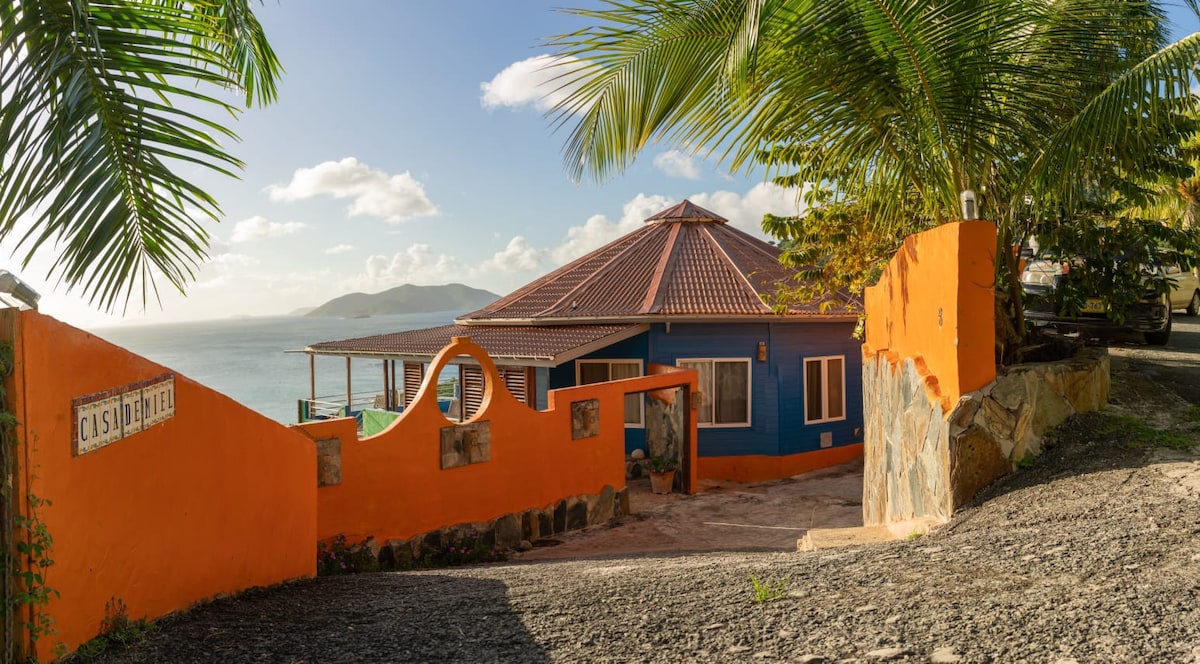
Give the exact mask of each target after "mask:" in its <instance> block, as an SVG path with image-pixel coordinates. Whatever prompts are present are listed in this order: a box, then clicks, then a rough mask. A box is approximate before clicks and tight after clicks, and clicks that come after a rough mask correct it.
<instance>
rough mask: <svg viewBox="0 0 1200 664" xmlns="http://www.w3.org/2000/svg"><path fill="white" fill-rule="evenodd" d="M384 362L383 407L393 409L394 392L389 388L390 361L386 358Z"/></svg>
mask: <svg viewBox="0 0 1200 664" xmlns="http://www.w3.org/2000/svg"><path fill="white" fill-rule="evenodd" d="M381 364H383V409H384V410H391V409H392V392H391V390H389V389H388V365H387V364H388V363H387V360H384V361H383V362H382V363H381Z"/></svg>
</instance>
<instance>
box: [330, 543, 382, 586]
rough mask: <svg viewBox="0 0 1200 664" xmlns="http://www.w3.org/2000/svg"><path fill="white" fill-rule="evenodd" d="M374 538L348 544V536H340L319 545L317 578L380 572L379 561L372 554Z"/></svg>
mask: <svg viewBox="0 0 1200 664" xmlns="http://www.w3.org/2000/svg"><path fill="white" fill-rule="evenodd" d="M372 539H373V538H372V537H369V536H368V537H367V538H366V539H365V540H363V541H361V542H359V543H357V544H348V543H347V542H346V536H345V535H343V534H338V535H337V536H335V537H334V538H333V539H332V540H330V541H329V542H318V543H317V576H327V575H330V574H358V573H360V572H378V571H379V560H378V559H376V558H375V556H374V554H372V553H371V540H372Z"/></svg>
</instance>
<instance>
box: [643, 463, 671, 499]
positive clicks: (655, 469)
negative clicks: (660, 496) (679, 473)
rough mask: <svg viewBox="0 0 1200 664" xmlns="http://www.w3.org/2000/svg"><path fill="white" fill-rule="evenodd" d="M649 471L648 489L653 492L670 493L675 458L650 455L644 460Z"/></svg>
mask: <svg viewBox="0 0 1200 664" xmlns="http://www.w3.org/2000/svg"><path fill="white" fill-rule="evenodd" d="M646 470H648V471H650V490H651V491H653V492H654V493H671V487H672V485H674V483H675V460H674V459H668V458H667V457H664V456H656V457H650V461H648V462H646Z"/></svg>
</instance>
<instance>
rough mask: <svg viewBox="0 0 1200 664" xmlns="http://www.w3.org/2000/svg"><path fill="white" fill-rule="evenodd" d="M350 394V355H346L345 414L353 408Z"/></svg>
mask: <svg viewBox="0 0 1200 664" xmlns="http://www.w3.org/2000/svg"><path fill="white" fill-rule="evenodd" d="M351 394H352V392H351V391H350V356H349V355H347V356H346V414H347V415H349V414H350V412H351V411H353V410H354V406H353V405H352V404H351V402H352V399H351Z"/></svg>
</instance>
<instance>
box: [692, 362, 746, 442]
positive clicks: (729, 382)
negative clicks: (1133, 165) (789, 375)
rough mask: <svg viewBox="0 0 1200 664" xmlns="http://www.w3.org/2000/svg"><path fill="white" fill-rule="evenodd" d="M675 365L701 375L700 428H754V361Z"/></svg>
mask: <svg viewBox="0 0 1200 664" xmlns="http://www.w3.org/2000/svg"><path fill="white" fill-rule="evenodd" d="M675 364H676V366H678V367H681V368H683V369H695V370H696V373H698V374H699V375H700V376H699V380H698V381H697V384H698V387H699V389H700V408H699V409H698V410H697V411H696V424H697V425H699V426H702V427H748V426H750V358H748V357H745V358H743V357H736V358H687V359H679V360H676V361H675Z"/></svg>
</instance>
